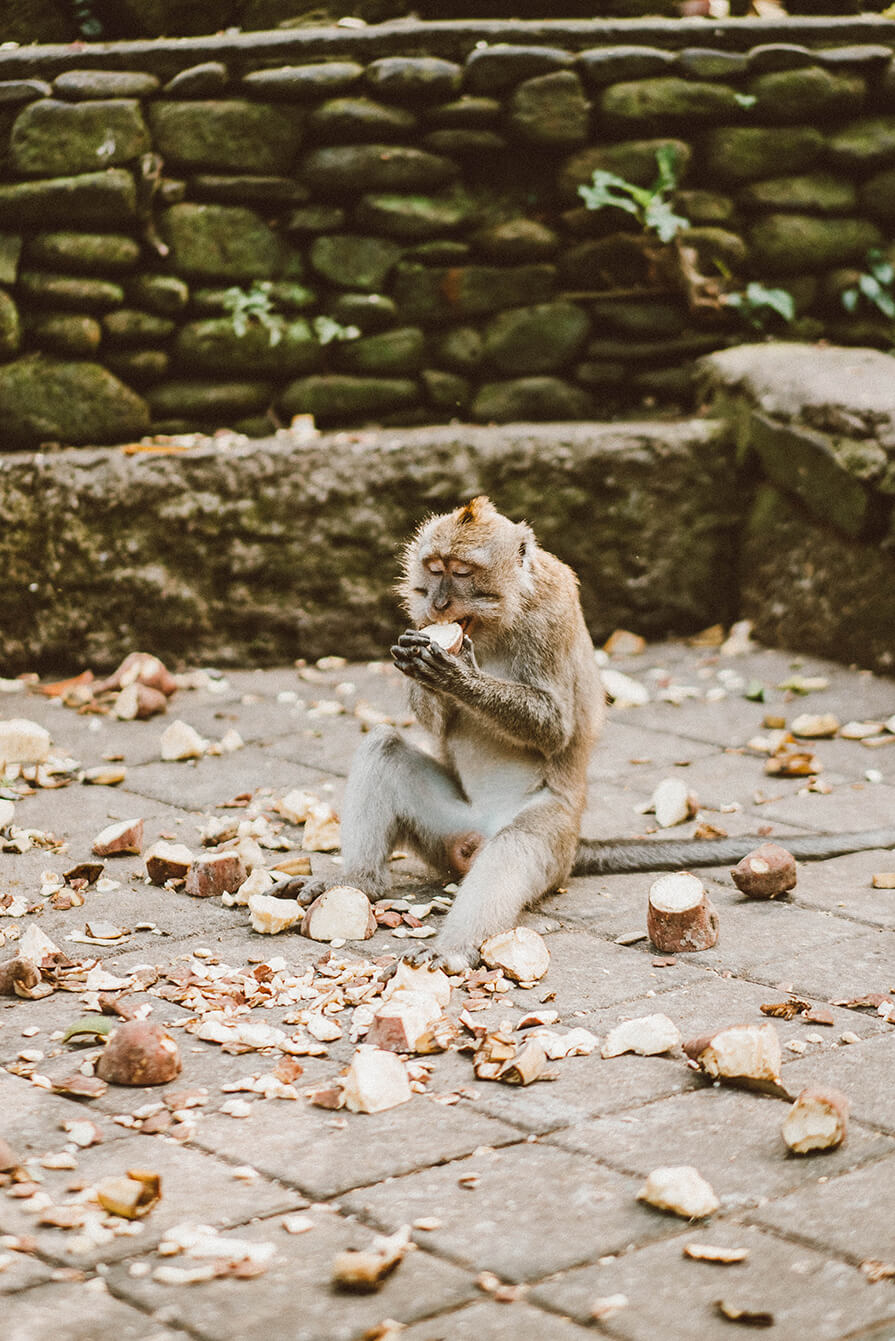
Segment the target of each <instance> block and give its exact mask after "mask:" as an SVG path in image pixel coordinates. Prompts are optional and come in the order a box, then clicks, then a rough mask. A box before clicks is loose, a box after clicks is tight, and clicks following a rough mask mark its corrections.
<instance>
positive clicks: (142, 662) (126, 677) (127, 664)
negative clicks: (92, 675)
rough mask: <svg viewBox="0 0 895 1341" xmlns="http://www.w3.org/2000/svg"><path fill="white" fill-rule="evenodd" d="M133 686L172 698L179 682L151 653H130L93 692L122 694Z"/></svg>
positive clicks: (95, 686) (96, 685)
mask: <svg viewBox="0 0 895 1341" xmlns="http://www.w3.org/2000/svg"><path fill="white" fill-rule="evenodd" d="M87 673H88V674H89V672H87ZM132 684H141V685H145V686H146V687H147V688H149V689H156V690H158V691H159V692H160V693H162V694H164V695H165V696H166V697H167V698H170V697H171V695H172V694H173V693H174V691H175V690H176V689H177V681H176V680H175V678H174V676H173V675H172V674H171V672H170V671H169V670H168V668H167V666H166V665H165V664H164V662H162V661H160V660H159V658H158V657H156V656H153V655H152V653H151V652H129V653H128V655H127V656H126V657H125V658H124V660H123V661H122V663H121V665H120V666H118V667H117V668H116V670H114V671H113V672H112V674H111V675H110V676H109V678H108V679H107V680H103V681H102V682H101V683H100V684H95V685H94V686H93V692H94V694H107V693H109V692H116V691H117V692H120V691H121V690H122V689H127V687H128V685H132Z"/></svg>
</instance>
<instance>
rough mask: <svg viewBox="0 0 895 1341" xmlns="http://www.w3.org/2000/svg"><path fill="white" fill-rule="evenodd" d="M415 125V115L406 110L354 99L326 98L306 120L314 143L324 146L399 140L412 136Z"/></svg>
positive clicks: (372, 101)
mask: <svg viewBox="0 0 895 1341" xmlns="http://www.w3.org/2000/svg"><path fill="white" fill-rule="evenodd" d="M416 124H417V118H416V116H415V115H414V114H413V112H411V111H410V110H409V109H408V108H406V107H389V106H388V104H387V103H382V102H376V101H375V100H374V99H373V98H357V97H355V98H328V99H327V100H326V101H325V102H322V103H320V104H319V106H317V107H315V108H314V110H313V112H312V113H311V115H310V116H309V118H308V130H309V132H310V133H311V135H312V136H313V138H314V140H315V141H316V142H324V143H339V142H343V143H347V144H358V143H361V142H362V141H364V140H373V141H374V142H375V141H378V140H400V139H403V138H405V137H407V136H412V135H413V132H414V130H415V129H416Z"/></svg>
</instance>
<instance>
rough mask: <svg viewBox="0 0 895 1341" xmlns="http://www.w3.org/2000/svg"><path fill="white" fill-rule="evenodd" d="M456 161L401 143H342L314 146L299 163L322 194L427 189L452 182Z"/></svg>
mask: <svg viewBox="0 0 895 1341" xmlns="http://www.w3.org/2000/svg"><path fill="white" fill-rule="evenodd" d="M458 171H459V169H458V168H457V165H456V163H453V162H451V160H450V159H449V158H443V157H442V156H441V155H439V154H430V153H427V152H426V150H424V149H414V148H412V147H411V146H409V145H400V144H392V145H389V144H344V145H341V144H340V145H331V146H330V145H327V146H324V147H323V148H321V149H314V150H312V151H311V153H310V154H308V156H307V158H306V159H305V160H304V163H303V165H302V175H303V177H304V179H305V180H306V181H307V183H308V185H309V186H310V187H311V188H312V189H313V190H316V191H319V192H321V193H323V194H324V195H333V196H348V197H353V196H354V195H355V194H356V193H357V192H359V191H374V192H375V191H429V190H432V189H433V188H435V187H439V186H445V185H447V183H448V182H451V181H453V179H454V178H455V177H456V176H457V173H458Z"/></svg>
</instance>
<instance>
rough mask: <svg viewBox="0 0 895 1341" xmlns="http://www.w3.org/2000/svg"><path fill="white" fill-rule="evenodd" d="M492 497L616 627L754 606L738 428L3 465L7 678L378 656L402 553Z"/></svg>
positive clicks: (1, 608) (338, 437) (313, 445)
mask: <svg viewBox="0 0 895 1341" xmlns="http://www.w3.org/2000/svg"><path fill="white" fill-rule="evenodd" d="M478 493H487V494H490V495H491V496H492V497H493V498H494V500H495V502H496V503H497V504H498V506H499V507H501V508H502V509H503V510H504V511H506V512H507V513H509V514H510V515H512V516H514V517H526V518H527V519H528V520H529V521H530V522H531V524H532V525H533V526H534V527H535V530H536V532H537V534H538V536H539V537H540V539H541V540H542V542H543V543H544V545H545V546H546V547H548V548H551V549H554V550H555V551H556V552H557V553H558V554H560V555H561V556H562V557H563V558H564V559H566V560H567V561H568V562H569V563H571V564H572V565H573V567H574V568H575V569H576V571H577V572H578V574H579V577H580V579H581V586H582V595H583V600H584V606H585V611H586V615H587V618H588V621H589V623H590V625H591V627H592V629H593V631H594V634H595V635H596V636H600V635H602V636H604V637H605V636H606V634H608V633H609V632H610V631H611V630H612V629H613V628H614V627H616V626H617V625H619V624H629V625H630V624H636V625H637V627H639V628H642V629H644V630H645V631H646V632H648V633H652V634H661V633H667V632H672V631H678V632H686V631H690V630H694V629H697V628H702V627H704V626H705V625H707V624H710V623H713V622H714V621H716V620H724V619H729V618H731V617H732V616H733V614H734V613H735V604H736V597H735V588H734V576H735V549H736V545H735V536H736V531H737V527H738V525H739V523H740V521H741V511H740V505H741V499H740V495H739V490H738V486H737V483H736V481H735V479H734V475H733V472H732V470H731V454H730V452H729V451H728V450H727V438H726V436H725V431H724V429H723V428H722V426H721V425H719V424H718V423H716V422H713V421H711V420H704V419H703V420H692V421H684V422H680V423H668V424H662V423H639V424H618V425H608V424H603V425H596V424H552V425H547V426H540V425H538V426H532V425H525V424H521V425H520V424H515V425H511V426H508V427H507V428H505V429H495V428H490V429H484V428H471V427H467V426H462V425H455V426H450V427H443V428H433V429H420V430H393V431H388V430H381V431H377V432H357V433H335V434H324V435H321V436H319V437H317V438H316V439H313V440H312V441H311V442H309V443H304V444H303V443H301V442H300V441H297V440H296V439H295V438H293V437H291V436H290V435H289V434H283V435H280V437H279V438H276V439H267V440H264V441H256V442H252V443H246V442H245V440H242V441H241V442H239V441H237V442H236V444H235V445H229V444H228V443H227V441H226V440H224V441H223V442H220V443H218V442H216V441H215V440H205V443H204V445H202V446H197V447H195V448H192V449H189V450H185V451H182V452H179V453H176V454H174V455H165V454H151V453H150V454H147V453H137V454H134V455H127V454H125V453H123V452H121V451H120V450H117V449H111V450H96V451H90V450H78V451H61V452H56V453H52V454H40V455H26V454H20V455H9V456H0V571H2V572H3V573H4V577H5V580H4V582H3V583H2V584H0V627H2V628H3V646H2V650H0V673H5V674H13V673H16V672H18V671H22V670H31V669H35V668H47V669H49V668H53V669H54V670H57V671H60V672H62V671H65V670H72V671H74V670H77V669H79V668H80V667H81V666H82V665H83V664H84V663H85V662H89V663H90V664H94V665H97V666H99V665H105V664H109V663H111V662H114V661H116V660H117V659H118V658H120V657H121V656H122V655H123V654H124V653H126V652H127V651H128V650H129V649H131V648H132V647H134V646H137V645H140V646H142V645H144V644H146V645H151V646H153V647H154V648H155V649H156V650H157V651H158V652H159V654H161V655H163V656H167V657H170V658H172V659H174V660H182V659H187V660H190V661H194V660H200V661H203V660H204V661H217V662H220V663H222V664H228V665H232V664H234V663H239V662H245V661H247V660H250V659H254V660H259V661H261V662H266V663H270V662H273V661H277V660H280V661H283V660H287V659H289V658H292V657H298V656H310V657H314V656H318V655H320V654H322V653H325V652H332V651H334V650H338V651H340V652H342V653H344V654H346V655H351V656H361V657H363V656H370V655H374V654H376V653H379V652H381V651H382V650H383V649H384V648H386V647H387V646H388V645H389V643H390V641H391V639H392V637H393V635H394V631H395V628H396V626H397V625H399V623H400V616H399V614H398V610H397V606H396V603H395V600H394V597H393V595H392V587H393V584H394V581H395V579H396V576H397V566H396V546H397V543H398V541H399V540H400V539H403V538H404V537H405V536H407V535H408V534H409V533H410V532H411V530H412V529H413V527H414V526H415V525H416V524H417V523H418V522H419V521H420V520H421V519H422V518H423V517H424V516H425V515H426V514H427V513H428V512H430V511H433V510H444V509H448V508H451V507H454V506H456V504H457V502H458V501H460V500H462V499H464V498H468V497H471V496H473V495H475V494H478Z"/></svg>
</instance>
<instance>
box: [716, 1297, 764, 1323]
mask: <svg viewBox="0 0 895 1341" xmlns="http://www.w3.org/2000/svg"><path fill="white" fill-rule="evenodd" d="M715 1308H716V1309H717V1310H718V1312H719V1313H720V1314H721V1317H722V1318H726V1319H727V1321H728V1322H742V1323H745V1324H746V1326H747V1327H773V1325H774V1315H773V1313H769V1312H768V1311H767V1310H766V1309H758V1308H741V1307H740V1306H739V1305H738V1304H730V1303H728V1302H727V1301H726V1300H725V1299H716V1300H715Z"/></svg>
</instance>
